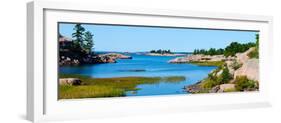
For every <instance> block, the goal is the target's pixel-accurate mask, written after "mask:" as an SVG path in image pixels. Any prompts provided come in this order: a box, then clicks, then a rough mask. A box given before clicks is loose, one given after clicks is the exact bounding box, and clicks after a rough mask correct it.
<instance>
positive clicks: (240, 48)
mask: <svg viewBox="0 0 281 123" xmlns="http://www.w3.org/2000/svg"><path fill="white" fill-rule="evenodd" d="M258 45H259V35H258V34H257V35H256V43H252V42H250V43H246V44H242V43H238V42H232V43H230V44H229V45H228V46H227V47H226V48H224V49H222V48H219V49H216V48H210V49H209V50H205V49H195V50H194V51H193V54H194V55H196V54H204V55H224V56H226V57H228V56H235V54H236V53H242V52H245V51H247V50H248V49H249V48H251V47H256V49H257V50H258Z"/></svg>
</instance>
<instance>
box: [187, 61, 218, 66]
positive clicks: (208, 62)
mask: <svg viewBox="0 0 281 123" xmlns="http://www.w3.org/2000/svg"><path fill="white" fill-rule="evenodd" d="M189 63H191V64H195V65H199V66H217V67H219V66H222V65H224V61H204V62H201V61H193V62H189Z"/></svg>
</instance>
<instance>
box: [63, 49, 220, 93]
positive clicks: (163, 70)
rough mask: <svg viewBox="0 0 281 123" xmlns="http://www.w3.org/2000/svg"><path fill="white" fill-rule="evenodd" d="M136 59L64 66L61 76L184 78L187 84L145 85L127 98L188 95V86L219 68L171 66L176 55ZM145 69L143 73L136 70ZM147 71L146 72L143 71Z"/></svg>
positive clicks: (184, 82)
mask: <svg viewBox="0 0 281 123" xmlns="http://www.w3.org/2000/svg"><path fill="white" fill-rule="evenodd" d="M130 55H131V56H132V57H133V59H119V60H117V63H108V64H95V65H84V66H79V67H74V66H68V67H60V69H59V70H60V73H71V74H81V75H88V76H92V77H95V78H110V77H128V76H143V77H164V76H184V77H186V80H185V81H181V82H177V83H165V82H160V83H158V84H141V85H138V86H137V88H139V90H137V91H134V92H127V93H126V95H127V96H145V95H169V94H184V93H187V92H185V91H184V90H183V87H184V86H186V85H190V84H194V83H196V82H198V81H200V80H202V79H203V78H205V77H207V76H208V73H210V72H211V71H212V70H214V69H215V68H216V67H207V66H197V65H193V64H170V63H168V61H169V60H171V59H173V58H175V57H174V56H146V55H137V54H130ZM135 70H141V71H137V72H136V71H135ZM143 70H144V71H143Z"/></svg>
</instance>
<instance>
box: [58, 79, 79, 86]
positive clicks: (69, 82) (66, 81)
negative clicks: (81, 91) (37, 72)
mask: <svg viewBox="0 0 281 123" xmlns="http://www.w3.org/2000/svg"><path fill="white" fill-rule="evenodd" d="M81 83H82V81H81V80H80V79H78V78H60V79H59V85H81Z"/></svg>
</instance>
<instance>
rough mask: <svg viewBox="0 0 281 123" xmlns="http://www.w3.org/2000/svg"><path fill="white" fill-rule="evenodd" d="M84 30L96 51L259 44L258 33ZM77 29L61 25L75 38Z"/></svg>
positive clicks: (65, 33) (117, 27)
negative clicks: (91, 35) (237, 43)
mask: <svg viewBox="0 0 281 123" xmlns="http://www.w3.org/2000/svg"><path fill="white" fill-rule="evenodd" d="M82 26H83V27H84V28H85V29H86V30H88V31H90V32H92V34H94V36H93V40H94V44H95V45H94V51H120V52H139V51H150V50H154V49H155V50H157V49H166V50H168V49H170V50H171V51H173V52H192V51H193V50H194V49H209V48H224V47H226V46H227V45H228V44H230V43H231V42H233V41H236V42H240V43H247V42H255V34H257V33H258V32H254V31H230V30H208V29H188V28H160V27H137V26H120V25H95V24H82ZM73 27H74V24H70V23H59V32H60V34H62V35H63V36H67V37H70V38H71V34H72V33H73Z"/></svg>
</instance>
